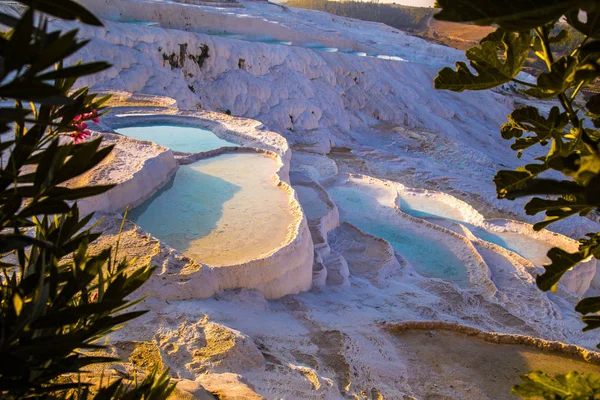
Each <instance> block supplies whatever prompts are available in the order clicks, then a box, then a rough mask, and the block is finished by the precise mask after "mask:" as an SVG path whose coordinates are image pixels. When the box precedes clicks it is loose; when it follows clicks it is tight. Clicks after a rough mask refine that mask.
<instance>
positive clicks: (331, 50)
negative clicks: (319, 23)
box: [304, 44, 338, 53]
mask: <svg viewBox="0 0 600 400" xmlns="http://www.w3.org/2000/svg"><path fill="white" fill-rule="evenodd" d="M304 47H306V48H308V49H313V50H319V51H327V52H329V53H335V52H337V51H338V49H337V47H329V46H323V45H321V44H307V45H304Z"/></svg>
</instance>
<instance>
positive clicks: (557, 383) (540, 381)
mask: <svg viewBox="0 0 600 400" xmlns="http://www.w3.org/2000/svg"><path fill="white" fill-rule="evenodd" d="M521 379H522V380H523V383H521V384H519V385H515V386H514V387H513V388H512V392H513V393H514V394H516V395H518V396H522V397H524V398H526V399H530V398H535V399H540V398H543V399H547V400H578V399H596V398H598V396H600V376H599V375H597V374H592V373H587V374H580V373H578V372H576V371H572V372H569V373H567V374H557V375H555V376H554V377H551V376H549V375H548V374H546V373H545V372H542V371H533V372H530V373H527V374H525V375H522V376H521Z"/></svg>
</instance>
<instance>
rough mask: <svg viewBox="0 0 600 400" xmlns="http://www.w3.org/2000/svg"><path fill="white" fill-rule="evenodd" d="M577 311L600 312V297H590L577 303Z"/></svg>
mask: <svg viewBox="0 0 600 400" xmlns="http://www.w3.org/2000/svg"><path fill="white" fill-rule="evenodd" d="M575 311H577V312H578V313H581V314H590V313H597V312H600V297H588V298H586V299H583V300H581V301H580V302H579V303H577V306H576V307H575Z"/></svg>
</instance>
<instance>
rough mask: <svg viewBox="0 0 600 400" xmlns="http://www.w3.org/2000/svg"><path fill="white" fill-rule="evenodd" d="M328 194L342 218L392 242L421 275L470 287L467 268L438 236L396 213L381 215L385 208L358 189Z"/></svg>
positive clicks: (344, 188) (340, 189)
mask: <svg viewBox="0 0 600 400" xmlns="http://www.w3.org/2000/svg"><path fill="white" fill-rule="evenodd" d="M328 192H329V194H330V195H331V196H332V198H333V200H334V201H335V203H336V204H337V206H338V208H339V209H340V212H341V214H342V218H343V219H345V220H346V221H348V222H350V223H351V224H353V225H355V226H357V227H359V228H360V229H362V230H363V231H365V232H367V233H370V234H371V235H374V236H377V237H380V238H383V239H385V240H387V241H388V242H390V244H391V245H392V246H393V247H394V249H395V250H396V252H397V253H398V254H400V255H401V256H402V257H404V258H405V259H406V260H407V261H408V262H409V263H410V264H411V265H412V266H413V267H414V268H415V269H416V270H417V272H419V273H420V274H422V275H424V276H428V277H435V278H443V279H450V280H454V281H456V282H457V283H459V284H463V285H466V284H467V282H468V277H467V272H466V269H465V266H464V265H463V263H462V262H461V261H460V260H459V259H458V258H457V256H456V255H455V254H454V253H453V252H452V251H451V250H450V248H449V247H448V246H447V245H445V244H444V243H441V242H440V241H439V236H436V235H433V234H431V233H430V232H427V230H424V229H422V228H421V229H419V228H418V227H413V226H411V224H412V223H411V222H409V221H407V220H404V219H402V218H401V217H400V216H398V215H395V214H394V212H393V210H388V212H380V211H379V210H381V209H382V207H383V206H381V205H380V204H378V202H377V200H376V199H375V198H373V197H372V196H370V195H369V194H368V193H366V192H364V191H362V190H361V189H359V188H355V187H349V188H347V187H334V188H331V189H328ZM378 209H379V210H378Z"/></svg>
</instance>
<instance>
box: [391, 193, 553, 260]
mask: <svg viewBox="0 0 600 400" xmlns="http://www.w3.org/2000/svg"><path fill="white" fill-rule="evenodd" d="M400 209H401V210H402V211H403V212H405V213H407V214H409V215H412V216H414V217H418V218H424V219H428V218H429V219H431V218H443V219H446V220H448V221H453V222H457V223H460V224H462V225H464V226H466V227H467V228H468V229H469V230H470V231H471V233H473V235H475V236H476V237H478V238H479V239H481V240H485V241H486V242H490V243H494V244H496V245H498V246H500V247H503V248H505V249H507V250H510V251H512V252H514V253H517V254H518V255H520V256H521V257H523V258H525V259H527V260H529V261H531V262H532V263H534V264H536V265H542V264H544V263H546V262H547V261H548V259H547V258H546V254H547V252H548V250H549V249H550V248H551V247H552V246H551V245H550V244H549V243H546V242H544V241H541V240H538V239H534V238H532V237H529V236H527V235H526V234H522V233H517V232H497V231H491V230H487V229H484V228H482V227H479V226H475V225H473V224H469V223H467V222H464V218H463V216H462V215H461V213H460V212H459V211H458V210H456V209H453V207H452V206H450V205H448V204H446V203H444V202H442V201H439V200H435V199H431V198H427V197H417V196H410V197H409V196H404V197H402V196H401V199H400ZM433 222H434V223H435V221H433Z"/></svg>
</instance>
